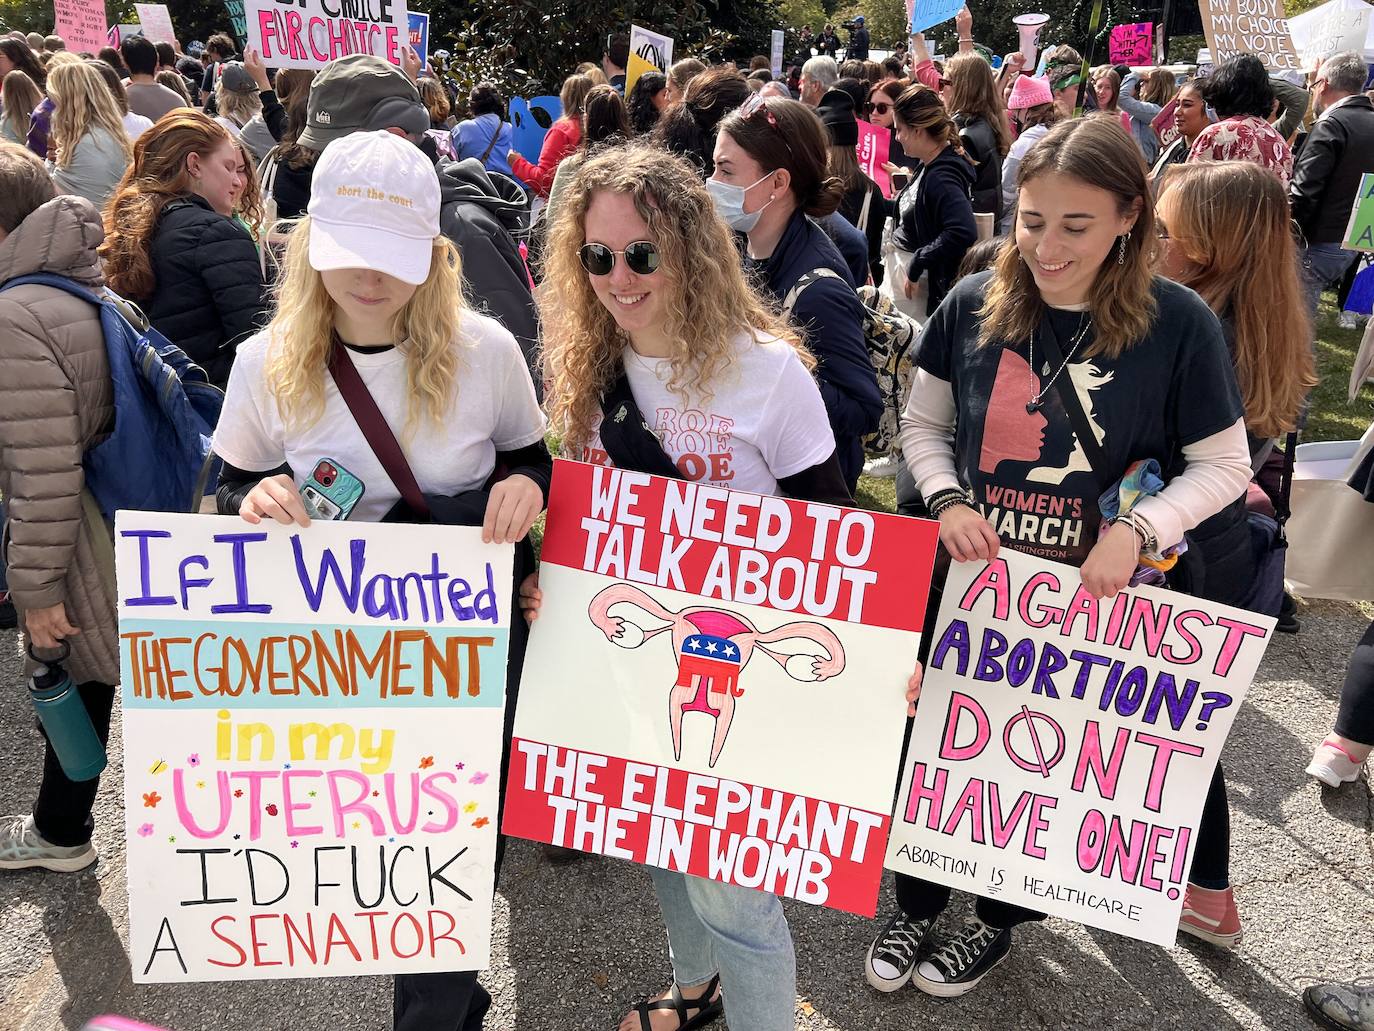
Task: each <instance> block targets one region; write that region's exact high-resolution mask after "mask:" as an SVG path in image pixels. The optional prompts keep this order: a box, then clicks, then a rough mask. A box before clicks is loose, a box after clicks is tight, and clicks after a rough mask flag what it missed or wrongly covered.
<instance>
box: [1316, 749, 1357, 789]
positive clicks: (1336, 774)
mask: <svg viewBox="0 0 1374 1031" xmlns="http://www.w3.org/2000/svg"><path fill="white" fill-rule="evenodd" d="M1363 766H1364V761H1363V760H1360V761H1359V762H1356V761H1355V757H1354V756H1353V755H1351V754H1350V753H1349V752H1347V751H1346V750H1345V746H1344V745H1342V744H1341V743H1340V741H1339V740H1338V739H1337V738H1336V737H1334V736H1332V737H1328V738H1327V739H1326V740H1325V741H1323V742H1322V743H1321V744H1319V745H1318V746H1317V750H1316V751H1315V752H1313V753H1312V761H1311V762H1310V763H1308V764H1307V775H1308V776H1309V777H1316V778H1317V779H1318V780H1319V781H1321V782H1322V783H1323V784H1325V785H1326V786H1327V787H1330V788H1338V787H1340V786H1341V785H1342V784H1349V783H1351V782H1352V781H1354V780H1356V779H1357V778H1358V777H1359V776H1360V769H1361V768H1362V767H1363Z"/></svg>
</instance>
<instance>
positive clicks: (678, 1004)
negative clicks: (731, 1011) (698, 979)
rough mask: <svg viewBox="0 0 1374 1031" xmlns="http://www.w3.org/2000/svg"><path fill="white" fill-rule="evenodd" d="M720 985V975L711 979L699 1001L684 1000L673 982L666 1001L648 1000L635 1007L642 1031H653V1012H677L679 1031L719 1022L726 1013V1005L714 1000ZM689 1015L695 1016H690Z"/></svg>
mask: <svg viewBox="0 0 1374 1031" xmlns="http://www.w3.org/2000/svg"><path fill="white" fill-rule="evenodd" d="M719 985H720V975H719V974H717V975H716V976H715V977H713V978H711V980H710V983H708V984H707V985H706V991H704V992H702V993H701V998H699V999H686V998H683V995H682V989H681V988H679V987H678V986H677V982H676V981H674V982H673V990H672V994H670V995H669V996H668V998H666V999H659V1000H658V1001H657V1002H649V1001H648V1000H647V999H646V1000H644V1001H643V1002H641V1003H640V1004H639V1005H638V1006H636V1007H635V1012H636V1013H637V1014H639V1027H640V1031H653V1025H652V1024H651V1023H650V1022H649V1013H650V1011H651V1010H675V1011H676V1012H677V1031H692V1029H693V1028H698V1027H705V1026H706V1025H707V1024H710V1023H712V1022H714V1021H716V1020H719V1019H720V1018H721V1016H723V1015H724V1013H725V1005H724V1004H723V1003H722V1002H721V1000H720V999H718V998H717V999H712V998H711V996H713V995H715V994H716V988H717V987H718V986H719ZM689 1014H693V1015H692V1016H689Z"/></svg>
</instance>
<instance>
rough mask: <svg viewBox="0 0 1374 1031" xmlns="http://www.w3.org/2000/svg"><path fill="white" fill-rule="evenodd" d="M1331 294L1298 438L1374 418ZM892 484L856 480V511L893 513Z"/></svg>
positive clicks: (1354, 429)
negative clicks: (1356, 389) (1355, 387)
mask: <svg viewBox="0 0 1374 1031" xmlns="http://www.w3.org/2000/svg"><path fill="white" fill-rule="evenodd" d="M1336 314H1337V312H1336V308H1335V304H1334V303H1333V301H1332V295H1331V294H1326V295H1325V296H1324V297H1323V298H1322V306H1321V311H1320V313H1319V314H1318V316H1317V375H1318V376H1320V377H1321V382H1320V383H1318V384H1317V387H1316V389H1315V390H1313V391H1312V413H1311V416H1310V417H1309V418H1308V422H1307V428H1306V429H1305V430H1304V431H1303V435H1302V440H1303V441H1311V440H1359V439H1360V437H1361V436H1363V435H1364V431H1365V430H1366V429H1368V428H1369V424H1370V422H1371V420H1374V384H1370V385H1366V386H1365V388H1364V389H1363V390H1362V391H1361V392H1360V394H1359V396H1358V397H1356V398H1355V400H1354V402H1353V403H1352V402H1349V401H1347V400H1346V393H1347V391H1348V390H1349V385H1350V367H1351V366H1352V365H1354V363H1355V353H1356V352H1357V351H1358V350H1359V349H1360V338H1361V336H1362V335H1363V333H1364V327H1363V326H1361V327H1360V328H1359V329H1341V328H1340V327H1339V326H1338V325H1337V324H1336ZM895 483H896V481H895V480H878V479H874V478H873V477H871V476H865V477H863V478H862V479H861V480H860V481H859V491H858V498H857V499H856V500H857V501H858V503H859V506H860V507H862V508H869V509H874V510H876V511H880V512H895V511H896V510H897V495H896V491H895V489H894V485H895Z"/></svg>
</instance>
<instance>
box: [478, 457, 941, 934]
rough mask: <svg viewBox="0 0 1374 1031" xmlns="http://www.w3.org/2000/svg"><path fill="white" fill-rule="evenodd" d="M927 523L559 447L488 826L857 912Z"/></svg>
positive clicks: (876, 867) (871, 858) (867, 877)
mask: <svg viewBox="0 0 1374 1031" xmlns="http://www.w3.org/2000/svg"><path fill="white" fill-rule="evenodd" d="M936 537H937V528H936V526H935V524H933V523H929V522H924V521H921V520H915V519H906V518H902V517H900V516H893V515H886V514H882V513H874V512H864V511H858V510H853V509H844V508H836V507H834V506H831V505H822V504H811V503H807V502H800V501H791V500H786V499H783V498H773V497H764V496H761V495H757V494H750V493H746V492H744V491H732V490H727V489H725V488H721V487H715V486H712V485H709V484H704V483H696V482H693V481H690V480H669V479H664V478H661V477H654V476H649V475H646V474H641V473H633V472H625V471H622V470H618V469H607V468H603V467H598V466H592V465H585V464H582V463H578V462H559V463H557V466H556V468H555V473H554V481H553V489H552V492H551V495H550V499H549V515H548V523H547V529H546V531H545V536H544V550H543V556H542V566H541V571H540V587H541V589H542V591H543V596H544V602H543V607H542V608H541V609H540V613H539V619H538V620H537V621H536V622H535V624H534V627H533V631H532V634H531V640H530V646H529V651H528V654H527V655H526V658H525V669H524V675H523V677H522V680H521V699H520V708H519V711H518V713H517V715H516V722H515V740H514V743H513V749H512V757H511V765H510V774H509V777H508V779H507V787H506V811H505V823H504V827H503V829H504V831H505V833H507V834H512V835H515V836H517V837H522V838H531V839H533V840H535V841H543V842H551V843H553V844H557V845H562V846H565V847H569V848H576V849H580V850H582V851H584V852H592V853H596V854H601V855H609V856H616V857H618V858H622V859H628V860H630V861H632V862H637V863H643V864H647V865H652V866H659V867H662V868H664V869H668V870H677V871H681V872H685V873H689V874H693V875H695V876H699V877H708V878H711V879H713V880H718V881H724V882H727V883H731V884H739V885H744V886H747V887H752V888H758V889H760V890H764V891H771V892H775V893H777V894H780V895H786V896H788V897H791V898H797V899H801V900H803V901H806V902H811V903H815V904H818V905H825V906H830V907H833V908H837V909H843V910H847V911H850V912H855V913H862V914H865V915H872V914H873V912H874V909H875V903H876V899H877V891H878V883H879V881H880V879H881V876H882V863H883V855H884V850H885V847H886V840H887V832H888V826H889V823H890V820H891V816H890V813H891V807H892V790H893V785H894V783H895V780H896V773H897V767H898V763H899V759H900V752H901V741H902V732H903V727H904V724H905V719H904V716H905V708H906V706H905V702H904V700H903V695H904V693H905V684H906V680H907V677H908V676H909V675H910V673H911V669H912V667H913V666H914V664H915V660H916V653H917V649H918V647H919V644H920V629H921V625H922V621H923V620H924V618H925V606H926V596H927V591H928V588H929V583H930V571H931V566H932V563H933V560H934V554H935V543H936ZM665 701H666V702H667V705H666V706H665V705H664V702H665Z"/></svg>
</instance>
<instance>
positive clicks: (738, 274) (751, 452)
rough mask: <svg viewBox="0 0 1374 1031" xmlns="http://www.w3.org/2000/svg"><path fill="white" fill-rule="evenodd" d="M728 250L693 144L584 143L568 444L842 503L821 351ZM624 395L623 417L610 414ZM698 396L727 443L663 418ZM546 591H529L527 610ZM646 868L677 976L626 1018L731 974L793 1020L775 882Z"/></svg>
mask: <svg viewBox="0 0 1374 1031" xmlns="http://www.w3.org/2000/svg"><path fill="white" fill-rule="evenodd" d="M717 156H718V159H719V158H720V157H721V155H720V154H719V153H718V155H717ZM734 255H735V246H734V241H733V240H732V239H731V235H730V232H729V231H728V229H727V228H726V226H725V225H723V224H722V222H721V220H720V219H719V218H718V217H717V216H716V214H715V212H714V211H713V205H712V200H711V197H710V196H709V195H708V194H707V192H706V190H705V189H704V188H703V186H702V183H701V180H700V179H699V178H697V176H695V175H694V174H693V173H692V171H691V170H690V169H689V167H688V166H687V165H685V164H684V163H683V162H682V161H680V160H678V159H676V158H674V157H673V156H671V155H669V154H667V153H665V152H664V151H662V150H661V149H658V148H652V147H646V146H643V145H635V146H631V147H628V148H623V149H619V150H616V151H614V152H610V153H606V154H602V155H599V156H594V157H591V158H589V159H588V161H587V163H586V164H585V165H583V167H582V168H581V169H580V170H579V172H578V174H577V176H576V178H574V180H573V181H572V183H571V184H569V188H568V191H567V193H566V194H565V196H564V197H563V199H562V204H561V207H560V210H559V213H558V217H557V219H556V220H555V223H554V227H553V232H552V236H551V238H550V242H549V251H548V275H547V277H546V279H545V285H544V288H543V291H542V294H541V297H540V305H541V307H542V308H543V309H544V312H545V323H544V324H545V327H546V329H545V334H546V336H545V362H546V377H547V379H548V381H549V384H550V385H549V388H548V399H549V412H550V418H551V421H552V423H553V425H554V427H555V428H556V429H557V430H558V431H559V432H560V433H561V434H562V437H563V441H564V448H565V453H568V454H571V455H573V456H575V457H580V458H583V459H585V460H588V461H592V462H596V463H598V464H601V465H615V466H618V467H620V468H626V469H633V470H637V471H640V472H651V473H658V474H660V475H667V476H674V477H679V478H687V479H693V480H700V481H702V482H706V483H712V484H716V485H719V486H724V487H734V488H738V489H741V490H748V491H755V492H757V493H761V494H770V495H773V494H783V495H786V496H789V497H795V498H806V499H809V500H813V501H823V502H829V503H845V502H846V501H847V500H848V491H847V489H846V487H845V484H844V481H843V479H842V477H841V475H840V471H839V466H838V464H837V461H836V457H835V441H834V437H833V436H832V435H831V432H830V427H829V425H828V424H827V420H826V417H825V405H824V403H823V401H822V400H821V395H820V392H819V391H818V390H817V388H816V383H815V381H814V380H813V379H812V378H811V374H810V372H809V370H810V368H811V367H812V366H814V364H815V362H814V359H813V358H812V357H811V356H810V354H809V353H808V352H807V351H806V349H805V348H804V347H803V346H802V345H801V344H800V342H799V341H798V339H797V336H796V334H795V332H794V331H793V330H792V329H791V328H790V327H789V326H787V325H786V324H785V323H784V322H783V321H782V320H781V319H779V318H777V316H775V315H774V314H773V313H772V312H771V311H770V310H769V308H768V307H767V306H766V304H765V303H764V301H763V300H762V299H761V298H760V297H758V296H757V295H755V294H754V293H753V292H752V291H751V290H750V287H749V284H748V282H747V280H746V278H745V276H744V275H743V273H742V271H741V269H740V266H739V263H738V262H737V261H736V260H734ZM622 406H627V407H628V411H629V413H630V414H629V417H620V416H619V415H617V417H615V418H609V417H607V418H603V415H605V416H609V415H610V413H611V412H618V413H619V412H623V410H625V409H623V408H622ZM690 411H710V412H711V413H712V414H713V415H714V416H717V417H718V418H719V419H720V420H721V422H722V423H724V424H726V425H728V426H730V427H731V429H730V434H731V437H730V441H729V443H728V447H725V448H722V447H720V446H717V445H713V444H712V443H711V440H713V439H714V438H712V437H707V436H704V435H701V434H691V433H675V434H674V433H667V432H665V431H667V430H668V429H670V428H671V427H675V426H678V425H680V424H681V423H682V421H683V420H684V419H686V418H687V413H688V412H690ZM646 426H647V428H646ZM660 434H661V436H662V441H661V442H660V436H659V435H660ZM726 458H728V461H726V460H724V459H726ZM538 602H539V596H538V592H537V590H532V591H530V592H529V594H528V595H527V597H526V599H525V603H526V606H527V610H529V611H534V610H537V606H538ZM649 874H650V876H651V877H652V879H653V882H654V889H655V892H656V893H657V895H658V900H659V906H660V909H661V910H662V913H663V919H664V923H665V925H666V927H667V931H668V938H669V952H670V956H671V959H672V966H673V975H674V985H673V987H672V989H671V990H670V991H669V992H665V993H663V994H662V995H661V996H659V997H658V998H656V999H654V1000H651V1001H649V1002H646V1003H641V1004H640V1005H639V1006H638V1007H637V1008H636V1009H635V1010H634V1011H632V1012H631V1013H630V1014H628V1015H627V1016H626V1017H625V1019H624V1020H623V1021H622V1022H621V1023H620V1031H682V1029H685V1028H698V1027H704V1026H706V1025H707V1024H708V1023H710V1022H711V1021H713V1020H715V1019H716V1018H717V1017H718V1016H719V1015H720V1013H721V1011H722V1001H721V993H722V990H723V993H724V1003H723V1005H724V1007H726V1008H728V1016H729V1020H730V1023H731V1025H732V1026H734V1027H738V1028H747V1029H749V1031H791V1029H792V1028H793V1026H794V1024H795V1017H794V1006H795V1001H796V960H795V958H794V954H793V948H792V939H791V934H790V932H789V930H788V927H787V921H786V919H785V917H784V916H783V911H782V905H781V904H780V903H779V901H778V899H777V898H776V896H773V895H770V894H767V893H765V892H761V891H753V890H750V889H747V888H740V887H738V886H735V885H730V884H723V883H720V882H717V881H712V880H706V879H703V878H698V877H690V876H687V875H685V874H682V873H675V872H672V871H668V870H660V869H657V868H650V870H649Z"/></svg>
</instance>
